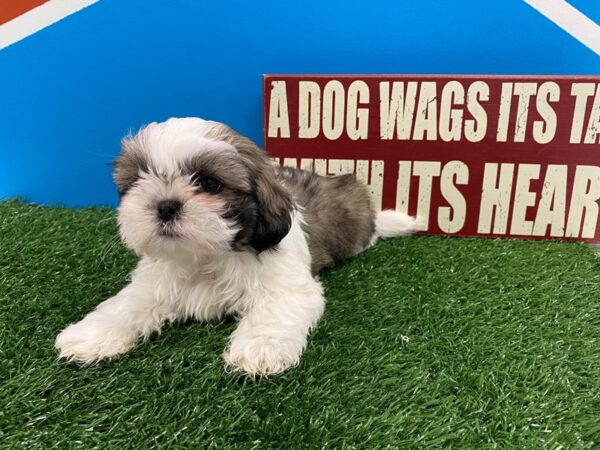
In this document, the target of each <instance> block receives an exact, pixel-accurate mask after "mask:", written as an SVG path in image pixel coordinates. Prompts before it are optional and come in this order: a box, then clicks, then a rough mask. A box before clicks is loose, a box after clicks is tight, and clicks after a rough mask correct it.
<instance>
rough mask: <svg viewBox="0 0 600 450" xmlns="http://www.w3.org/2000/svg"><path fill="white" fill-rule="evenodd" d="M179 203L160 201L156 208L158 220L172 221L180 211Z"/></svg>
mask: <svg viewBox="0 0 600 450" xmlns="http://www.w3.org/2000/svg"><path fill="white" fill-rule="evenodd" d="M181 206H182V205H181V202H180V201H178V200H171V199H170V200H162V201H160V202H159V203H158V205H157V206H156V209H157V212H158V218H159V219H160V220H161V221H163V222H168V221H170V220H173V219H174V218H175V217H177V215H178V214H179V211H181Z"/></svg>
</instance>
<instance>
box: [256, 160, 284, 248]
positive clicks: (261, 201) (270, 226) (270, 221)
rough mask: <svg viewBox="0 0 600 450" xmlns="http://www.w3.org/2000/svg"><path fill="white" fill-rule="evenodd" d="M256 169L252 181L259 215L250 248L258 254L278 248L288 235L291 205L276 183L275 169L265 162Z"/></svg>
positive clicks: (277, 182)
mask: <svg viewBox="0 0 600 450" xmlns="http://www.w3.org/2000/svg"><path fill="white" fill-rule="evenodd" d="M257 150H258V151H259V152H263V151H262V150H260V149H258V148H257ZM265 159H266V158H265ZM258 169H259V170H258V173H257V174H256V178H255V181H254V183H255V195H256V202H257V213H258V214H257V218H256V219H257V220H256V227H255V228H254V233H253V235H252V237H251V238H250V242H249V244H250V246H251V247H252V248H254V249H255V250H256V251H257V252H259V253H260V252H262V251H264V250H268V249H270V248H272V247H274V246H276V245H277V244H279V242H280V241H281V240H282V239H283V238H284V237H285V236H286V235H287V234H288V232H289V231H290V227H291V225H292V217H291V213H292V202H291V200H290V196H289V194H288V193H287V192H286V191H285V190H284V189H283V187H282V186H281V184H280V183H279V181H277V178H276V176H275V168H274V167H273V165H272V164H271V163H270V162H269V161H268V160H266V161H265V162H264V164H260V167H259V168H258Z"/></svg>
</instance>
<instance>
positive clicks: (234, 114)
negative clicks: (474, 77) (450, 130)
mask: <svg viewBox="0 0 600 450" xmlns="http://www.w3.org/2000/svg"><path fill="white" fill-rule="evenodd" d="M572 3H573V5H576V6H577V7H578V8H580V9H581V10H582V11H583V12H585V13H586V14H588V15H589V16H590V17H591V18H592V19H595V20H597V21H598V20H600V2H597V1H596V0H573V1H572ZM263 73H423V74H424V73H482V74H495V73H497V74H511V73H512V74H598V73H600V58H599V57H598V56H597V55H595V54H594V53H593V52H592V51H590V50H588V49H587V48H586V47H584V46H583V45H582V44H580V43H579V42H577V41H576V40H574V39H573V38H571V37H570V36H569V35H568V34H566V33H565V32H564V31H562V30H561V29H559V28H558V27H556V26H555V25H554V24H553V23H551V22H550V21H548V19H546V18H545V17H543V16H542V15H540V14H539V13H538V12H537V11H535V10H534V9H532V8H531V7H529V6H528V5H526V4H525V3H524V2H523V1H521V0H509V1H485V2H484V1H481V0H463V1H461V0H457V1H448V0H437V1H423V0H404V1H400V0H382V1H373V2H369V5H368V6H367V4H366V2H358V1H357V2H352V1H348V0H336V1H331V0H329V1H322V0H305V1H304V2H289V3H287V2H282V1H277V0H267V1H262V2H241V1H240V2H209V1H198V0H175V1H169V2H165V1H158V0H154V1H150V0H127V1H117V0H101V1H100V2H99V3H96V4H94V5H92V6H90V7H89V8H86V9H85V10H83V11H81V12H79V13H77V14H74V15H72V16H69V17H67V18H66V19H64V20H62V21H60V22H58V23H56V24H54V25H52V26H51V27H49V28H46V29H44V30H42V31H40V32H38V33H37V34H35V35H33V36H30V37H28V38H26V39H25V40H23V41H20V42H18V43H16V44H13V45H12V46H10V47H7V48H6V49H4V50H1V51H0V197H13V196H16V195H20V196H23V197H25V198H26V199H28V200H30V201H35V202H42V203H49V204H56V203H63V204H68V205H88V204H110V205H115V204H116V201H117V195H116V191H115V189H114V187H113V185H112V181H111V177H110V167H109V162H110V161H111V160H112V159H113V158H114V156H115V155H116V154H117V152H118V148H119V139H120V137H121V136H122V135H124V134H125V133H127V131H128V130H136V129H137V128H138V127H139V126H140V125H142V124H144V123H146V122H149V121H155V120H163V119H166V118H167V117H170V116H201V117H204V118H211V119H214V120H219V121H223V122H227V123H229V124H230V125H232V126H233V127H235V128H237V129H238V130H240V131H241V132H243V133H245V134H248V135H249V136H251V137H252V138H254V139H255V140H257V141H258V142H261V141H262V138H261V133H262V132H261V129H262V116H261V95H262V93H261V75H262V74H263Z"/></svg>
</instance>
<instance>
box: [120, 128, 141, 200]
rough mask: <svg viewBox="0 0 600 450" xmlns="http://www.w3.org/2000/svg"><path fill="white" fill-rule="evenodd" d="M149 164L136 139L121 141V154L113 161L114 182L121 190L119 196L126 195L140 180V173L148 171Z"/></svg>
mask: <svg viewBox="0 0 600 450" xmlns="http://www.w3.org/2000/svg"><path fill="white" fill-rule="evenodd" d="M147 166H148V163H147V161H146V159H145V158H144V155H143V153H142V151H141V149H140V148H139V146H138V145H137V143H136V142H135V139H134V138H130V137H127V138H124V139H123V140H122V141H121V153H120V154H119V156H117V158H116V159H115V160H114V161H113V180H114V181H115V184H116V185H117V189H118V190H119V196H123V195H125V193H126V192H127V191H128V190H129V189H130V188H131V187H132V186H133V184H134V183H135V182H136V181H137V180H138V178H139V175H140V171H147V170H148V167H147Z"/></svg>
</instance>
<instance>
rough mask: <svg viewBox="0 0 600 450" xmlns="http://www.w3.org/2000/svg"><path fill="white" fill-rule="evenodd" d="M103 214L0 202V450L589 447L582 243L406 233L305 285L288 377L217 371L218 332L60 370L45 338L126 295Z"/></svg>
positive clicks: (591, 296) (179, 332)
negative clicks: (322, 308) (313, 286)
mask: <svg viewBox="0 0 600 450" xmlns="http://www.w3.org/2000/svg"><path fill="white" fill-rule="evenodd" d="M135 261H136V258H135V257H134V256H133V255H132V254H130V253H129V252H127V251H126V250H125V249H124V248H123V247H122V246H121V244H120V243H119V242H118V240H117V229H116V223H115V213H114V211H112V210H110V209H92V208H88V209H78V210H73V209H66V208H43V207H39V206H32V205H25V204H23V203H21V202H16V201H9V202H5V203H3V204H0V446H2V447H10V448H12V447H14V448H16V447H19V448H20V447H32V448H45V449H47V448H55V447H57V448H64V447H84V448H89V447H94V446H97V447H98V448H103V449H104V448H136V449H137V448H150V447H167V446H169V447H171V448H184V447H187V448H190V447H191V448H257V449H264V448H286V449H297V448H385V447H388V448H440V447H447V448H521V449H522V448H536V449H537V448H548V449H556V448H557V447H559V446H561V445H562V446H563V447H564V448H566V449H567V448H568V449H571V448H593V447H598V446H599V445H600V301H599V297H600V258H598V256H597V255H596V254H595V252H594V251H593V249H591V248H590V247H589V246H586V245H583V244H573V243H557V242H542V241H538V242H533V241H508V240H483V239H481V240H477V239H457V238H440V237H427V236H418V237H411V238H403V239H398V240H391V241H385V242H380V243H379V244H377V245H376V246H375V247H374V248H372V249H371V250H369V251H368V252H366V253H363V254H362V255H360V256H358V257H356V258H355V259H353V260H352V261H350V262H348V263H347V264H345V265H343V266H341V267H339V268H336V269H334V270H332V271H330V272H328V273H326V274H324V275H323V276H322V280H323V282H324V284H325V287H326V295H327V299H328V304H327V310H326V312H325V315H324V317H323V319H322V321H321V323H320V325H319V327H318V328H317V329H316V331H315V332H314V333H313V335H312V337H311V339H310V343H309V346H308V349H307V351H306V353H305V355H304V357H303V359H302V362H301V364H300V366H299V367H297V368H296V369H293V370H291V371H289V372H287V373H285V374H284V375H281V376H278V377H275V378H271V379H261V380H250V379H247V378H245V377H243V376H239V375H235V374H229V373H225V372H224V370H223V363H222V359H221V353H222V351H223V349H224V347H225V344H226V341H227V337H228V335H229V334H230V333H231V332H232V330H233V328H234V326H235V323H234V322H233V321H231V320H229V321H225V322H221V323H209V324H206V323H204V324H202V323H191V322H190V323H186V324H178V325H171V326H167V327H166V328H165V329H164V331H163V332H162V334H161V335H160V336H156V337H155V338H153V339H151V340H150V341H149V342H146V343H144V344H142V345H140V346H139V347H137V348H136V349H134V350H133V351H132V352H131V353H129V354H128V355H126V356H124V357H123V358H121V359H119V360H116V361H112V362H104V363H101V364H99V365H97V366H93V367H89V368H85V369H79V368H76V367H73V366H70V365H67V364H65V363H64V362H60V361H58V360H57V359H56V352H55V350H54V348H53V343H54V338H55V336H56V334H57V333H58V332H59V331H60V330H61V329H62V328H64V327H65V326H66V325H67V324H68V323H70V322H72V321H76V320H79V319H81V318H82V317H83V316H84V315H85V314H86V313H87V312H89V311H90V310H91V309H93V308H94V306H95V305H96V304H98V303H99V302H100V301H102V300H103V299H105V298H106V297H108V296H110V295H112V294H114V293H115V292H117V291H118V290H119V289H120V288H121V287H122V286H123V285H124V283H125V282H126V281H127V278H128V274H129V271H130V270H131V268H132V267H133V266H134V264H135Z"/></svg>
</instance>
